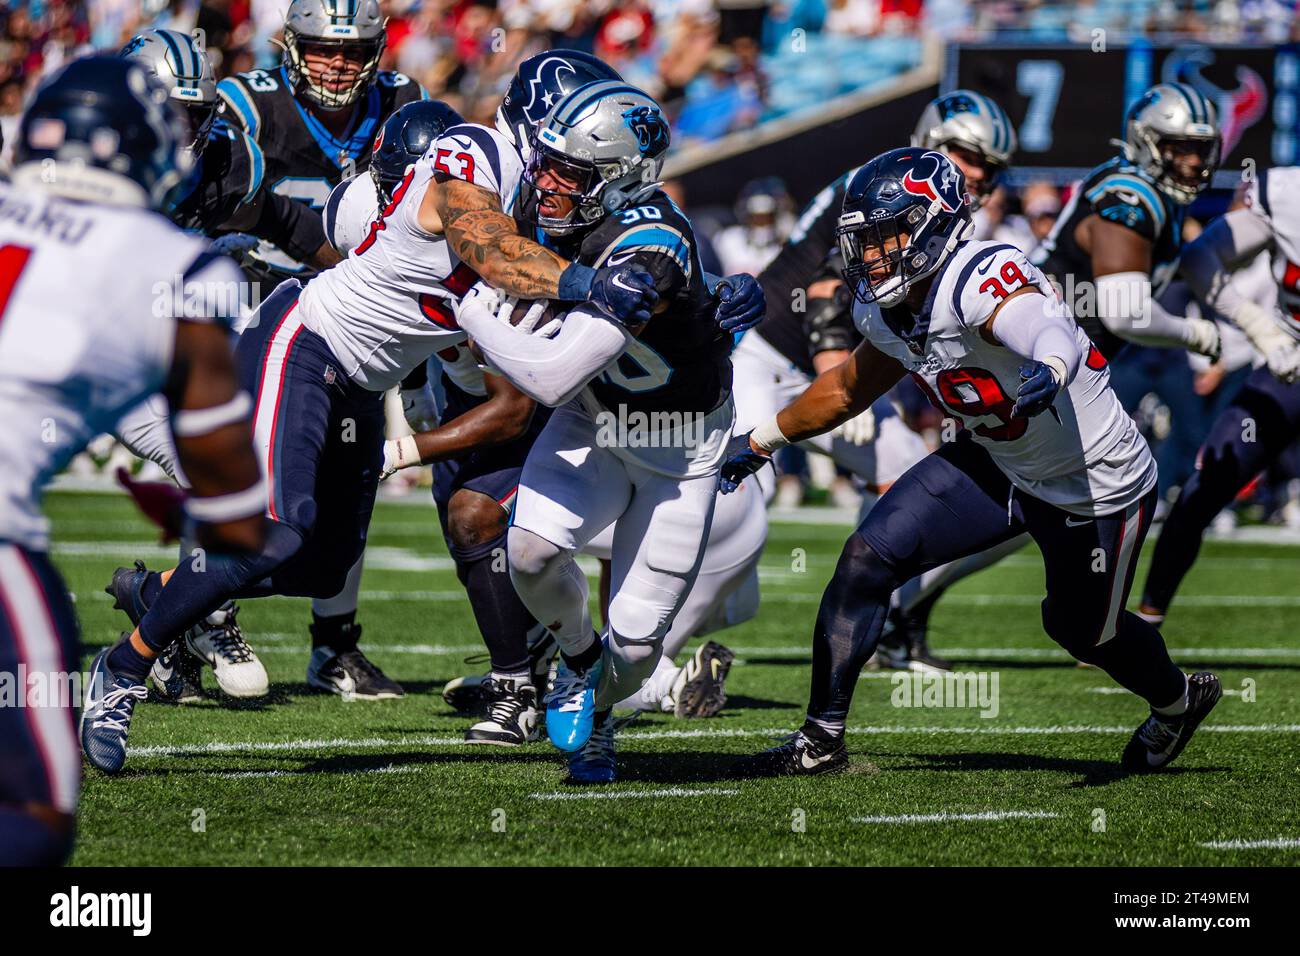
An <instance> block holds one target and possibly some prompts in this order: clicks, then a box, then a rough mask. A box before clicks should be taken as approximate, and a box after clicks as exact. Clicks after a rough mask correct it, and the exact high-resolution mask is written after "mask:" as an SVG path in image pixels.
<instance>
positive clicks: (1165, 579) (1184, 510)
mask: <svg viewBox="0 0 1300 956" xmlns="http://www.w3.org/2000/svg"><path fill="white" fill-rule="evenodd" d="M1261 253H1264V254H1267V255H1268V256H1269V258H1270V259H1271V260H1272V268H1273V278H1274V281H1275V282H1276V283H1277V303H1276V305H1269V306H1264V305H1261V304H1260V303H1259V302H1258V301H1256V300H1255V299H1253V298H1248V297H1247V295H1244V294H1243V291H1245V290H1242V289H1241V288H1240V283H1238V282H1236V281H1234V274H1239V273H1238V270H1241V269H1243V268H1245V267H1246V266H1248V265H1249V264H1250V263H1251V262H1253V261H1254V260H1255V259H1256V257H1258V256H1259V255H1260V254H1261ZM1180 268H1181V270H1182V273H1183V276H1184V277H1185V278H1186V279H1187V281H1188V283H1189V284H1190V285H1191V287H1192V289H1193V290H1194V291H1195V292H1196V294H1197V295H1198V296H1200V297H1201V299H1202V301H1204V302H1205V303H1206V304H1207V305H1208V306H1210V307H1211V308H1213V309H1214V310H1216V311H1218V312H1219V313H1221V314H1223V315H1226V316H1228V317H1229V318H1230V319H1232V321H1233V322H1234V323H1236V324H1237V325H1238V326H1240V328H1241V329H1242V331H1243V332H1245V333H1246V336H1247V337H1248V338H1249V339H1250V340H1251V343H1252V344H1253V345H1254V346H1255V348H1256V349H1258V350H1259V352H1260V354H1261V355H1262V356H1263V359H1264V361H1263V364H1262V365H1261V366H1260V367H1258V368H1256V369H1255V371H1254V372H1252V373H1251V375H1250V377H1249V378H1248V379H1246V381H1245V383H1243V385H1242V386H1241V388H1240V389H1239V390H1238V392H1237V394H1236V395H1235V396H1234V397H1233V399H1232V401H1231V403H1230V404H1229V405H1228V407H1227V408H1225V409H1224V410H1223V411H1222V412H1221V413H1220V414H1219V417H1218V418H1217V419H1216V420H1215V422H1214V424H1213V425H1212V426H1211V427H1210V433H1209V435H1207V436H1206V439H1205V443H1204V444H1203V445H1202V446H1201V452H1200V454H1199V455H1198V456H1197V462H1196V470H1195V471H1194V472H1192V474H1191V476H1190V477H1189V478H1188V479H1187V481H1186V483H1185V484H1184V485H1183V488H1182V491H1181V492H1180V493H1179V496H1178V501H1177V502H1175V504H1174V507H1173V508H1172V509H1171V510H1170V512H1169V517H1168V518H1167V519H1166V521H1165V524H1164V527H1163V528H1162V529H1161V531H1160V538H1159V540H1158V541H1157V542H1156V548H1155V553H1154V554H1153V555H1152V559H1151V569H1150V571H1149V572H1148V573H1147V581H1146V586H1145V587H1144V588H1143V592H1142V604H1141V606H1140V607H1139V613H1140V614H1142V615H1143V616H1144V617H1145V618H1146V619H1147V620H1149V621H1151V622H1152V623H1154V624H1156V625H1157V626H1159V625H1160V624H1162V623H1163V622H1164V617H1165V612H1166V611H1168V610H1169V605H1170V604H1171V603H1172V602H1173V598H1174V594H1175V593H1176V592H1177V590H1178V586H1179V585H1180V584H1181V583H1182V580H1183V577H1184V576H1185V575H1186V574H1187V572H1188V571H1189V570H1191V567H1192V564H1193V563H1195V561H1196V555H1197V553H1198V552H1199V551H1200V547H1201V536H1202V535H1204V534H1205V529H1206V528H1207V527H1208V526H1209V524H1210V522H1211V521H1213V520H1214V517H1215V515H1217V514H1218V513H1219V512H1220V511H1222V510H1223V508H1224V507H1226V506H1227V505H1228V503H1229V502H1231V501H1232V499H1233V498H1235V497H1236V495H1237V493H1238V492H1239V491H1241V489H1242V488H1244V487H1245V486H1246V484H1247V483H1248V482H1249V481H1251V479H1253V478H1254V477H1255V476H1256V475H1258V474H1259V473H1260V472H1261V471H1263V470H1264V469H1266V468H1268V467H1269V465H1270V464H1271V463H1272V462H1273V461H1274V460H1276V458H1277V456H1278V455H1280V454H1281V453H1282V452H1283V451H1284V450H1285V449H1286V448H1287V446H1289V445H1290V444H1291V443H1292V442H1294V441H1295V440H1296V437H1297V435H1300V167H1296V166H1285V167H1278V168H1275V169H1269V170H1265V171H1263V172H1261V173H1260V174H1259V176H1258V177H1257V178H1256V179H1255V181H1254V182H1252V183H1251V184H1250V186H1249V188H1248V189H1247V190H1246V194H1245V196H1244V201H1243V203H1242V205H1241V207H1240V208H1236V209H1232V210H1230V211H1229V212H1228V214H1227V215H1226V216H1224V217H1223V218H1221V219H1218V220H1215V221H1214V222H1213V223H1211V224H1210V225H1209V227H1208V228H1207V229H1206V230H1205V232H1203V233H1202V234H1201V236H1200V238H1198V239H1197V240H1196V241H1195V242H1193V243H1192V244H1191V245H1190V246H1188V247H1187V249H1186V250H1185V251H1184V252H1183V256H1182V261H1181V264H1180ZM1247 421H1250V422H1254V428H1249V429H1247V428H1244V427H1243V424H1242V423H1243V422H1247Z"/></svg>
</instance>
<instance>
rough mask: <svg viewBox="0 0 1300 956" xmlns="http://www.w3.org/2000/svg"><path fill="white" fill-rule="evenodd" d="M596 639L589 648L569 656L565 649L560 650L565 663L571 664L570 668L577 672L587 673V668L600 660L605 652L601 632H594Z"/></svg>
mask: <svg viewBox="0 0 1300 956" xmlns="http://www.w3.org/2000/svg"><path fill="white" fill-rule="evenodd" d="M592 636H593V637H595V640H594V641H592V642H591V647H589V648H587V649H586V650H585V651H583V652H582V653H580V654H575V655H573V656H569V655H568V654H566V653H565V652H564V651H560V656H561V657H563V658H564V663H566V664H568V665H569V670H571V671H573V672H574V673H575V674H585V673H586V672H587V669H588V668H590V667H592V666H594V665H595V663H596V661H598V660H600V655H601V654H603V653H605V645H604V644H603V643H602V642H601V640H600V635H599V634H593V635H592Z"/></svg>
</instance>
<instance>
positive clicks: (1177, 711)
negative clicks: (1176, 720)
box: [1151, 674, 1187, 717]
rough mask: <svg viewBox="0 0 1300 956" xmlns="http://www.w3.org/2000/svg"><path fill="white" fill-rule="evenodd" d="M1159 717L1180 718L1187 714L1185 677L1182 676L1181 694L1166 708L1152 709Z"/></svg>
mask: <svg viewBox="0 0 1300 956" xmlns="http://www.w3.org/2000/svg"><path fill="white" fill-rule="evenodd" d="M1151 709H1152V710H1154V711H1155V712H1156V713H1157V714H1159V715H1160V716H1161V717H1181V716H1182V715H1183V714H1185V713H1187V675H1186V674H1184V675H1183V693H1182V695H1181V696H1179V697H1178V699H1177V700H1175V701H1174V702H1173V703H1172V704H1170V705H1169V706H1167V707H1152V708H1151Z"/></svg>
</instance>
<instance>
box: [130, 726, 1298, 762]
mask: <svg viewBox="0 0 1300 956" xmlns="http://www.w3.org/2000/svg"><path fill="white" fill-rule="evenodd" d="M791 729H792V728H790V727H772V728H765V729H757V730H650V731H643V732H640V733H638V732H635V731H627V732H624V733H622V734H620V736H619V739H620V740H623V741H626V742H629V743H632V742H636V741H638V740H691V739H696V738H700V739H717V740H721V739H725V738H746V737H755V738H763V737H767V738H776V737H787V736H789V734H790V732H791ZM1199 730H1200V732H1201V733H1203V734H1205V733H1228V734H1233V733H1241V734H1247V733H1260V734H1300V724H1208V725H1202V726H1201V727H1200V728H1199ZM1132 732H1133V727H1132V726H1131V725H1119V726H1082V725H1053V726H1016V727H996V726H978V727H971V726H954V727H940V726H929V727H907V726H902V725H896V724H895V725H879V726H865V727H850V728H848V733H850V734H854V735H859V734H862V735H871V734H898V735H907V734H917V735H933V734H954V735H958V736H993V737H1020V736H1042V735H1046V736H1057V735H1069V734H1131V733H1132ZM464 743H465V741H464V739H463V738H461V737H434V736H431V735H428V736H425V735H416V736H407V737H392V738H388V737H359V738H349V737H335V738H332V739H328V740H326V739H313V738H305V739H300V740H275V741H252V740H249V741H217V740H209V741H206V742H201V743H193V744H168V745H154V746H148V747H132V748H131V749H130V754H131V756H133V757H173V756H177V755H179V754H224V753H240V752H243V751H247V752H250V753H276V752H281V751H295V750H371V749H375V748H379V747H459V746H461V745H463V744H464Z"/></svg>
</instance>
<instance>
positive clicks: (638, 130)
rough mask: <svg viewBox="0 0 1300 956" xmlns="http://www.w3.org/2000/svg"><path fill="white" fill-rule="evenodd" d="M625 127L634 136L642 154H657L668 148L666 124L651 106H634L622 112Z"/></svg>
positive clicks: (657, 111)
mask: <svg viewBox="0 0 1300 956" xmlns="http://www.w3.org/2000/svg"><path fill="white" fill-rule="evenodd" d="M623 119H624V120H626V121H627V127H628V129H630V130H631V131H632V133H633V134H634V135H635V136H636V141H637V143H638V144H639V145H640V146H641V153H642V155H644V154H646V153H649V154H651V155H655V156H657V155H659V154H660V153H662V152H663V151H664V150H666V149H667V148H668V140H669V132H668V124H667V123H666V122H665V121H664V117H663V114H662V113H660V112H659V110H657V109H656V108H654V107H653V106H635V107H633V108H632V109H630V110H627V111H626V112H624V113H623Z"/></svg>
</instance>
